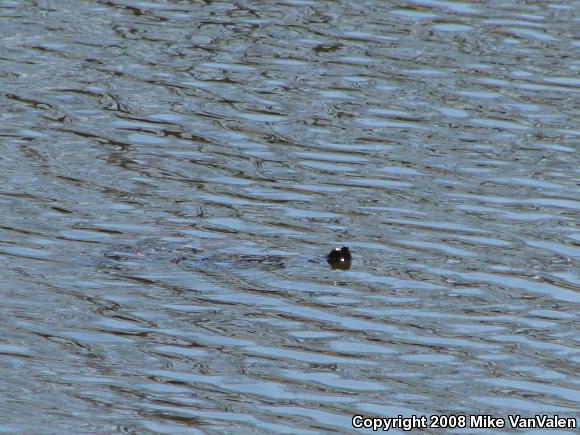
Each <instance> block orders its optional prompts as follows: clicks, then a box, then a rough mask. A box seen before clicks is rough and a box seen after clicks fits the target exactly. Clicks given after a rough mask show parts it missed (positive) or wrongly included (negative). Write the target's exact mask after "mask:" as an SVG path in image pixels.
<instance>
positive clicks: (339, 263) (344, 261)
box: [326, 246, 352, 270]
mask: <svg viewBox="0 0 580 435" xmlns="http://www.w3.org/2000/svg"><path fill="white" fill-rule="evenodd" d="M351 260H352V255H350V250H349V249H348V246H343V247H342V248H334V249H333V250H332V251H330V253H329V254H328V255H327V256H326V261H328V264H330V267H332V268H333V269H342V270H348V269H350V262H351Z"/></svg>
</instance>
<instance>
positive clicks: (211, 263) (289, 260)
mask: <svg viewBox="0 0 580 435" xmlns="http://www.w3.org/2000/svg"><path fill="white" fill-rule="evenodd" d="M103 257H104V258H106V259H107V260H110V261H112V262H114V264H115V265H116V266H120V267H123V266H124V267H130V264H132V263H135V262H137V263H140V264H142V262H143V261H146V262H149V263H151V262H155V263H159V262H165V261H169V262H172V263H178V264H180V265H182V266H184V267H186V268H191V267H195V268H198V267H219V268H230V269H233V270H235V269H252V268H255V269H262V270H277V269H284V268H286V267H287V266H288V265H290V264H294V265H303V264H304V263H305V262H307V263H322V261H323V260H324V259H323V258H305V257H303V256H300V255H299V254H296V253H293V252H288V251H285V250H281V249H273V248H268V247H265V246H262V245H259V244H257V243H254V242H248V241H236V242H235V243H232V240H231V239H198V240H196V241H192V242H188V243H179V242H172V241H159V240H146V241H143V242H141V243H138V244H136V245H123V246H120V247H118V248H116V249H112V250H108V251H105V252H104V253H103ZM351 258H352V256H351V253H350V251H349V249H348V247H346V246H343V247H342V248H336V249H333V250H332V251H331V252H330V253H329V254H328V255H327V256H326V262H327V263H328V264H329V265H330V267H331V268H332V269H342V270H346V269H349V268H350V264H351Z"/></svg>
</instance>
